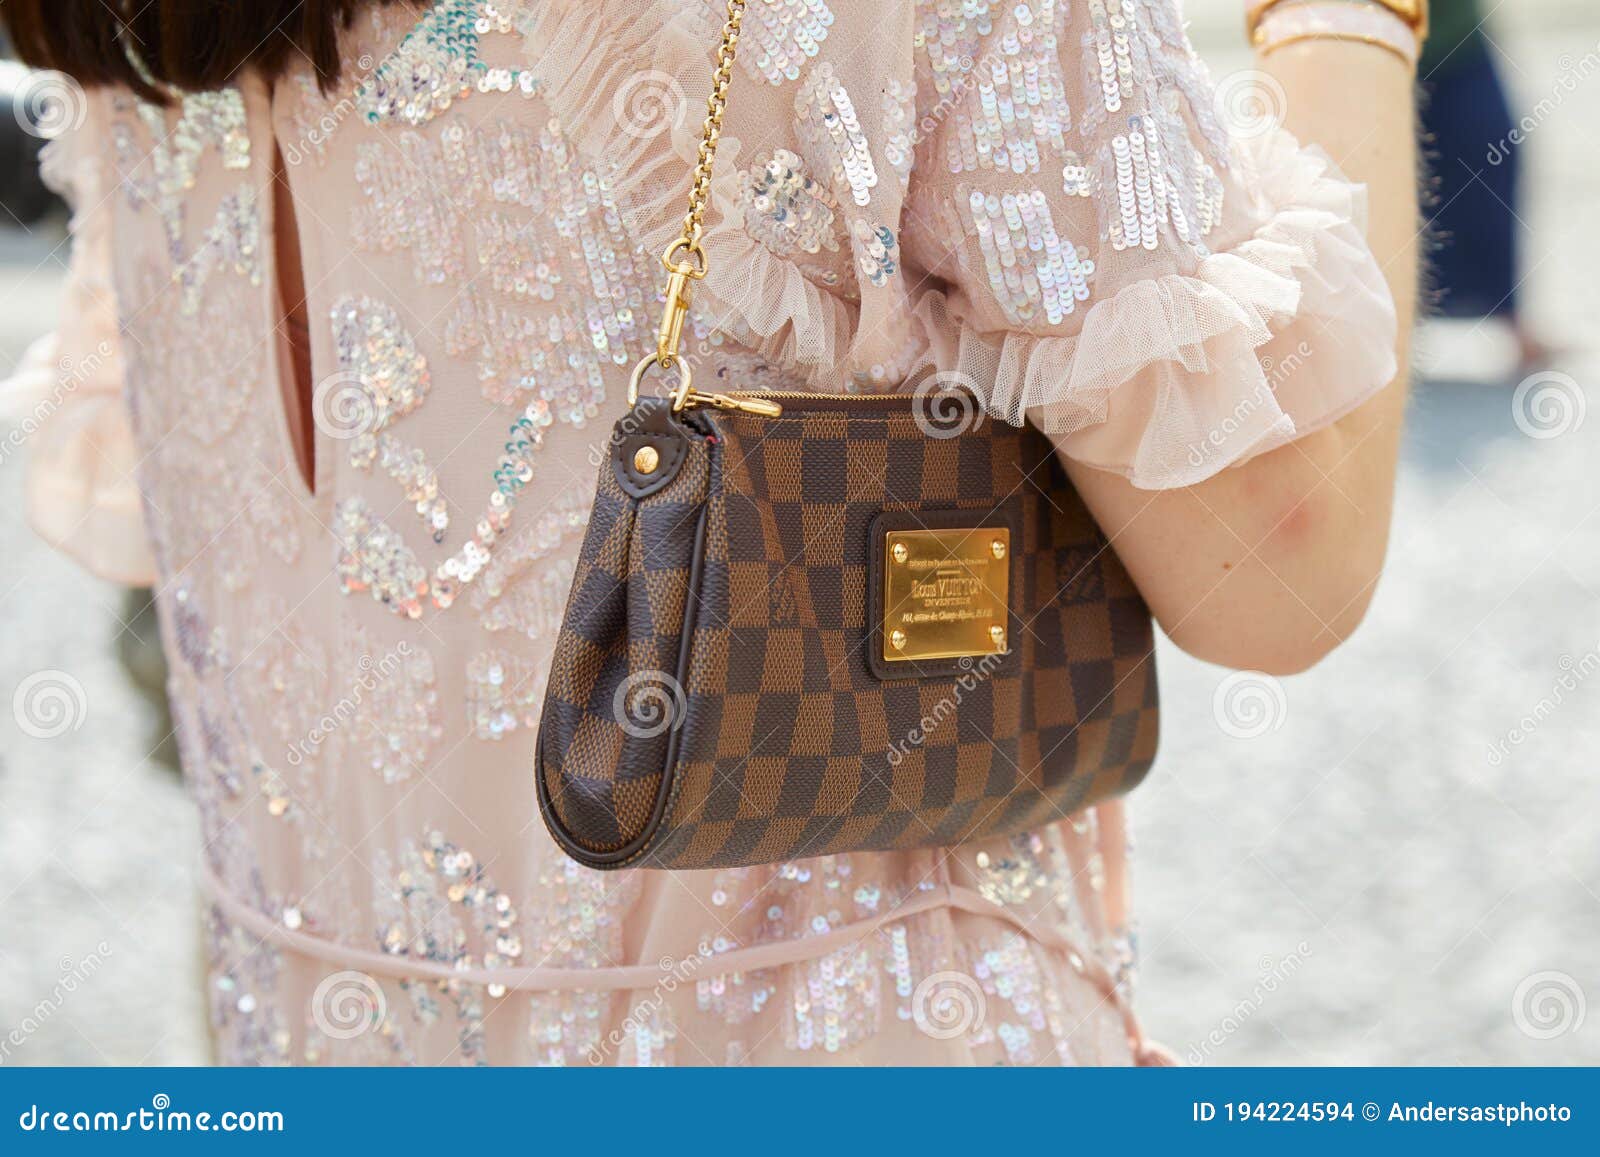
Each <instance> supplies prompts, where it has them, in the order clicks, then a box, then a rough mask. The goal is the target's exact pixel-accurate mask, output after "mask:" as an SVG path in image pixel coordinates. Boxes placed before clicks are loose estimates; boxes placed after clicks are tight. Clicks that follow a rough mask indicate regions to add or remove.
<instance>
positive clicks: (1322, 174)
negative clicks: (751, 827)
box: [529, 0, 1397, 489]
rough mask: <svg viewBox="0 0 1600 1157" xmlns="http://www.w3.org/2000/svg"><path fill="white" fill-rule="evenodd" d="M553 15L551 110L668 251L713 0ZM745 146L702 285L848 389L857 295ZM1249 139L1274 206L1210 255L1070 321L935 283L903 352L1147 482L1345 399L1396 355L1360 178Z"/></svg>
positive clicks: (1252, 442) (543, 54)
mask: <svg viewBox="0 0 1600 1157" xmlns="http://www.w3.org/2000/svg"><path fill="white" fill-rule="evenodd" d="M541 19H542V24H541V26H540V27H539V28H538V29H537V30H536V31H535V33H534V35H533V36H532V37H531V38H530V49H529V55H530V59H531V64H532V67H533V69H534V71H535V72H536V74H537V75H538V76H539V77H540V78H541V82H542V86H543V92H544V94H545V98H546V100H547V101H548V102H549V104H550V107H551V109H552V112H553V113H554V115H555V117H556V119H557V120H558V121H559V122H560V123H561V125H562V126H563V129H564V130H565V131H566V132H567V133H568V134H569V136H570V137H571V138H572V139H573V141H574V144H575V147H577V148H578V150H579V151H580V153H581V154H582V155H584V156H585V157H586V158H587V159H589V160H591V161H592V162H594V163H596V164H598V165H600V166H601V167H602V168H603V170H604V171H605V172H607V173H608V174H609V175H610V180H611V185H612V191H613V195H614V196H615V197H616V199H617V203H618V206H619V210H620V211H621V212H622V213H623V214H624V215H625V219H627V220H628V221H629V222H630V225H631V226H632V227H633V228H634V230H635V233H636V235H637V236H639V237H640V238H641V240H642V242H643V244H644V245H645V246H646V248H647V250H648V251H650V252H659V251H661V250H662V249H664V248H665V247H666V245H667V244H668V242H669V241H670V240H671V239H672V238H673V237H674V236H676V234H677V230H678V227H679V223H680V221H681V218H682V214H683V209H684V207H683V200H682V199H683V197H684V192H685V190H686V189H687V185H688V171H689V167H690V165H691V164H692V163H693V159H694V156H695V149H696V146H697V144H698V139H699V127H700V113H701V109H702V107H703V106H702V105H701V104H700V97H701V94H702V93H703V92H704V90H705V88H706V85H707V78H708V69H707V63H708V59H709V46H710V45H712V44H713V43H714V42H715V37H716V31H717V30H716V26H715V24H714V23H713V21H712V20H711V18H710V9H705V10H703V11H702V10H700V9H698V8H693V9H692V10H690V11H685V10H684V9H683V8H682V6H680V5H678V4H676V3H671V2H667V0H653V2H651V3H647V4H646V5H644V6H643V7H642V8H640V9H639V10H637V11H636V12H634V13H632V14H630V19H629V21H628V22H627V24H626V25H625V26H619V25H618V24H617V23H615V22H614V19H607V18H606V16H605V15H603V14H597V12H596V11H595V9H593V8H592V7H590V6H583V7H581V8H578V7H574V8H571V9H567V10H564V11H563V10H550V11H547V13H546V15H545V16H544V17H542V18H541ZM740 80H748V78H744V77H736V84H737V83H738V82H739V81H740ZM652 102H653V103H652ZM738 153H739V142H738V141H737V140H736V139H735V138H733V137H732V136H725V137H724V138H723V140H722V144H721V150H720V151H719V154H718V162H717V169H716V174H715V178H714V182H713V197H714V209H713V211H712V212H711V213H710V214H709V216H708V221H707V231H706V235H705V239H704V245H705V249H706V253H707V256H708V259H709V261H710V264H711V266H712V269H713V273H712V275H711V276H710V277H708V278H707V279H706V281H705V282H703V283H701V285H700V286H699V287H698V288H697V290H696V295H697V296H696V306H697V308H698V310H699V312H700V314H701V316H702V317H703V318H705V319H706V320H709V321H711V322H712V323H714V324H716V325H717V326H719V327H721V328H722V329H724V330H726V331H727V332H728V333H730V334H731V335H733V336H734V337H735V338H736V339H737V340H739V341H741V342H742V343H744V344H746V345H748V346H749V347H750V348H752V349H753V350H755V351H756V352H757V353H758V354H760V355H761V356H762V357H764V358H766V359H767V360H769V361H771V362H773V363H775V364H777V365H779V366H781V367H783V368H785V369H786V370H789V371H791V372H792V373H795V374H797V375H798V376H799V377H801V378H802V379H803V380H804V382H805V384H806V385H807V386H808V387H809V388H812V389H817V390H824V391H834V390H841V389H844V388H846V387H847V386H848V384H849V383H850V381H851V379H852V377H853V376H855V375H854V373H853V371H854V369H855V368H856V367H855V366H854V365H853V359H852V357H851V354H852V349H853V346H854V344H855V342H856V340H857V337H858V331H859V329H860V310H859V307H858V306H857V305H855V304H854V303H853V302H850V301H848V300H846V299H845V298H843V297H841V296H838V295H835V294H833V293H830V292H828V291H827V290H825V289H824V288H822V287H820V286H818V285H816V284H815V283H813V282H812V281H810V280H809V279H808V278H807V277H806V276H805V275H804V274H803V273H802V272H801V270H800V269H799V268H798V267H797V266H796V265H795V264H793V263H792V262H790V261H787V260H784V259H782V258H780V257H778V256H777V255H775V254H773V253H772V252H770V251H769V250H767V249H766V248H765V247H763V246H762V245H761V244H759V243H758V242H756V241H755V240H754V239H753V238H751V237H750V236H749V235H748V234H747V233H745V231H744V229H743V214H742V210H741V208H740V199H739V196H738V176H737V172H738V168H739V166H740V163H741V161H740V157H739V155H738ZM1235 158H1236V165H1237V186H1238V187H1240V188H1243V189H1248V190H1250V193H1251V195H1252V197H1253V199H1254V200H1255V203H1256V205H1257V207H1258V210H1259V215H1260V224H1259V225H1258V226H1257V227H1256V228H1255V230H1254V231H1253V232H1252V233H1251V234H1250V235H1249V236H1248V237H1246V238H1245V239H1244V240H1242V241H1240V242H1238V243H1236V244H1234V245H1233V246H1231V247H1230V248H1228V249H1227V250H1225V251H1222V252H1215V253H1208V254H1203V255H1199V256H1198V257H1197V258H1196V259H1195V263H1194V268H1193V272H1192V273H1188V274H1175V273H1166V274H1160V275H1156V274H1152V276H1150V277H1148V278H1143V279H1138V280H1134V281H1131V282H1129V283H1127V284H1125V285H1123V286H1122V288H1120V289H1119V290H1117V291H1116V292H1115V293H1114V294H1113V295H1112V296H1110V297H1107V298H1104V299H1102V300H1099V301H1095V302H1093V304H1092V305H1091V306H1090V308H1088V309H1087V310H1086V311H1085V312H1084V314H1083V315H1082V316H1083V320H1082V323H1081V325H1080V328H1079V330H1078V332H1077V333H1074V334H1062V335H1055V334H1051V335H1040V334H1032V333H1027V332H1015V331H1008V332H997V331H991V332H982V331H980V330H978V329H977V328H975V327H974V326H972V325H971V324H969V323H968V322H967V320H966V318H965V316H964V310H963V308H962V303H961V300H960V296H959V294H949V295H947V294H946V293H945V292H943V291H942V290H938V289H934V290H929V291H927V292H925V293H923V294H921V295H920V296H919V297H918V298H917V300H916V301H915V303H914V305H913V306H912V307H911V311H912V315H913V317H912V320H913V322H914V324H913V333H914V336H915V337H916V338H917V339H919V340H920V341H922V342H923V343H924V344H925V347H926V349H925V352H922V351H918V353H917V355H916V356H915V357H914V359H913V360H911V361H910V362H909V364H908V365H906V366H904V367H900V368H901V369H903V370H904V372H905V373H907V374H908V375H909V376H911V377H913V378H914V377H916V376H918V375H920V374H923V373H925V372H927V371H929V370H935V371H944V372H947V373H954V374H957V375H960V379H961V380H963V381H965V382H967V383H968V384H970V385H971V387H972V388H973V389H974V390H975V391H976V392H977V393H978V394H979V396H980V397H981V398H982V399H983V401H984V404H985V407H986V408H987V409H988V410H989V411H990V412H991V413H992V414H993V415H994V416H996V417H998V418H1002V419H1004V420H1006V421H1009V422H1013V423H1020V422H1021V421H1023V420H1024V418H1028V419H1031V420H1033V421H1035V422H1036V423H1038V424H1039V425H1040V426H1041V427H1043V428H1044V429H1045V430H1046V432H1048V433H1050V434H1052V435H1054V436H1055V437H1056V439H1057V442H1058V445H1060V446H1061V448H1062V449H1063V451H1064V452H1065V453H1066V454H1067V455H1068V456H1069V457H1072V458H1074V459H1077V460H1079V461H1081V462H1084V463H1085V464H1087V465H1090V466H1093V467H1096V468H1099V469H1103V470H1108V471H1113V472H1115V473H1118V474H1120V475H1122V476H1124V477H1126V478H1128V479H1129V480H1130V481H1131V482H1132V483H1133V484H1134V485H1135V486H1139V487H1142V488H1147V489H1163V488H1171V487H1178V486H1187V485H1192V484H1194V483H1197V482H1200V481H1202V480H1204V479H1205V478H1208V477H1210V476H1211V475H1213V474H1215V473H1217V472H1218V471H1220V470H1222V469H1224V468H1225V467H1227V466H1230V465H1233V464H1236V463H1239V462H1242V461H1245V460H1247V459H1249V458H1251V457H1253V456H1255V455H1257V454H1260V453H1262V452H1265V451H1267V450H1271V449H1275V448H1277V447H1279V446H1282V445H1284V444H1286V443H1288V442H1290V441H1292V440H1294V439H1296V438H1298V437H1302V436H1304V435H1305V434H1307V433H1310V432H1311V431H1314V430H1316V429H1319V428H1321V427H1323V426H1326V425H1328V424H1329V423H1331V422H1333V421H1336V420H1337V419H1338V418H1340V417H1341V416H1343V415H1344V414H1345V413H1347V412H1349V411H1350V410H1351V409H1353V408H1355V407H1356V406H1358V405H1360V404H1361V403H1362V402H1363V401H1365V400H1366V399H1367V398H1369V397H1371V396H1372V395H1373V394H1374V393H1376V392H1377V391H1379V390H1381V389H1382V388H1383V387H1384V386H1386V385H1387V384H1388V383H1389V382H1390V381H1391V380H1392V379H1393V378H1394V377H1395V374H1396V369H1397V367H1396V360H1395V347H1396V318H1395V310H1394V303H1393V299H1392V297H1391V295H1390V293H1389V289H1388V286H1387V284H1386V283H1385V281H1384V279H1383V276H1382V274H1381V272H1380V270H1379V269H1378V266H1377V263H1376V261H1375V260H1374V259H1373V257H1372V254H1371V252H1370V250H1369V249H1368V247H1367V244H1366V241H1365V237H1364V229H1365V202H1364V190H1363V189H1362V187H1360V186H1356V185H1352V184H1350V183H1349V182H1348V181H1346V180H1345V179H1344V178H1343V177H1342V176H1341V175H1339V174H1338V173H1337V172H1336V171H1335V169H1334V168H1333V166H1332V164H1331V162H1329V161H1328V160H1327V159H1326V158H1325V157H1324V156H1322V155H1321V154H1320V153H1318V152H1316V151H1315V150H1310V149H1302V148H1301V147H1300V146H1299V144H1298V143H1297V142H1296V141H1295V140H1294V139H1293V137H1291V136H1290V135H1289V134H1288V133H1286V132H1283V131H1274V132H1270V133H1267V134H1264V135H1262V136H1260V137H1254V138H1250V139H1242V140H1239V141H1238V142H1236V148H1235ZM746 163H748V160H746ZM913 179H915V178H913ZM1091 300H1092V299H1091Z"/></svg>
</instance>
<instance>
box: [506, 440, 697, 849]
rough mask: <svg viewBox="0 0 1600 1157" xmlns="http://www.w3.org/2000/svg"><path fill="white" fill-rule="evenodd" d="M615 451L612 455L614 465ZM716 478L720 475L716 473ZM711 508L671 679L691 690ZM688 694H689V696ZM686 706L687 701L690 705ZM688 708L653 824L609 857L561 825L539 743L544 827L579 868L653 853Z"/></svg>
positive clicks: (670, 746)
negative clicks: (651, 846)
mask: <svg viewBox="0 0 1600 1157" xmlns="http://www.w3.org/2000/svg"><path fill="white" fill-rule="evenodd" d="M614 459H615V451H613V460H614ZM712 477H716V471H715V470H713V471H712ZM710 506H711V496H710V495H709V494H708V495H707V496H706V503H705V505H704V506H702V507H701V508H700V515H699V518H698V519H697V520H696V521H695V528H694V553H693V556H692V558H693V563H692V565H691V566H690V569H689V597H688V599H686V600H685V602H684V610H683V635H682V636H681V637H680V639H679V640H678V659H677V664H676V669H675V670H674V671H673V673H672V677H673V678H674V679H676V680H677V683H678V686H680V687H684V688H687V687H688V685H689V663H690V658H691V656H692V655H693V651H694V627H695V622H696V620H697V619H698V617H699V604H700V600H699V598H697V597H696V596H697V594H698V592H699V590H700V578H701V573H702V571H703V569H704V563H705V557H706V521H707V512H708V511H709V509H710ZM685 694H686V695H687V692H685ZM686 702H687V701H686ZM687 712H688V708H687V706H685V718H684V719H683V720H680V721H679V723H678V725H677V726H676V727H674V728H673V729H672V737H671V738H670V739H668V740H667V753H666V757H665V759H664V761H663V763H664V767H663V769H662V773H661V789H660V790H659V791H658V792H657V793H656V801H655V804H654V806H653V807H652V809H651V812H650V819H649V820H648V821H647V822H646V823H645V825H644V828H643V829H642V830H641V831H640V832H639V834H638V835H637V836H635V837H634V838H633V839H631V840H629V841H628V842H627V843H626V844H624V845H623V846H622V847H620V848H615V849H613V850H611V851H607V852H598V851H595V850H594V849H593V848H588V847H585V846H583V845H582V844H579V843H577V842H575V841H574V840H573V838H572V836H571V835H570V834H569V833H568V832H567V830H566V828H565V827H564V826H563V824H562V822H561V817H560V816H559V815H558V814H557V812H556V810H555V807H554V804H553V803H552V801H551V800H550V795H549V786H548V785H547V784H546V782H545V774H544V744H543V743H542V742H535V744H534V759H533V765H534V766H533V776H534V784H535V787H536V788H537V791H538V796H539V810H540V811H541V812H542V813H544V818H545V824H546V826H547V827H548V828H549V829H550V834H551V836H553V837H554V838H555V841H556V842H557V843H558V844H560V845H561V850H562V851H564V852H566V853H567V855H569V856H571V857H572V858H573V859H574V860H576V861H578V863H580V864H582V865H583V866H584V867H586V868H621V867H625V866H626V865H627V864H628V863H629V862H630V861H632V860H635V859H637V858H638V857H640V856H642V855H644V854H645V853H646V852H647V851H649V850H650V845H651V844H652V842H653V841H654V840H655V836H656V832H657V830H658V829H659V828H660V827H661V822H662V820H664V819H665V818H666V815H667V813H668V811H670V810H671V807H672V803H673V800H674V799H676V798H677V790H676V788H677V778H678V776H677V772H678V763H679V759H678V749H679V746H680V744H681V742H682V740H683V729H684V724H685V723H687V722H688V720H687Z"/></svg>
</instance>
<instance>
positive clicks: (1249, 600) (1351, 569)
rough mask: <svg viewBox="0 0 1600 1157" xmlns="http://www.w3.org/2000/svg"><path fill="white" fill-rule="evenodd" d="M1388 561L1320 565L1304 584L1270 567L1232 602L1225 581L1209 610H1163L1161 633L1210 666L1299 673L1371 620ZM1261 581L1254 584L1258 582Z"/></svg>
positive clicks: (1158, 617)
mask: <svg viewBox="0 0 1600 1157" xmlns="http://www.w3.org/2000/svg"><path fill="white" fill-rule="evenodd" d="M1381 561H1382V560H1381V558H1379V559H1378V560H1377V561H1375V562H1373V563H1371V564H1367V565H1363V564H1361V563H1360V562H1358V561H1356V560H1354V559H1351V558H1348V557H1347V558H1345V559H1343V560H1341V562H1342V563H1343V565H1338V564H1334V565H1331V566H1327V567H1323V568H1320V573H1317V574H1316V580H1315V582H1312V583H1306V584H1303V585H1299V586H1298V587H1297V586H1296V585H1295V584H1292V583H1291V582H1289V581H1288V580H1285V579H1284V578H1283V577H1282V576H1281V574H1274V573H1271V572H1268V571H1266V569H1265V568H1264V567H1263V568H1262V570H1261V573H1260V574H1258V575H1256V576H1248V575H1240V576H1239V577H1240V578H1241V579H1245V580H1246V581H1245V582H1244V583H1242V584H1241V589H1239V590H1238V591H1237V592H1235V593H1234V595H1233V596H1232V597H1229V594H1228V591H1227V588H1228V585H1229V584H1223V586H1222V587H1220V588H1218V590H1217V591H1216V592H1215V595H1214V597H1213V598H1211V599H1208V600H1207V603H1209V604H1211V605H1209V606H1204V605H1203V606H1201V607H1199V608H1195V609H1192V610H1191V611H1189V612H1188V613H1186V614H1183V615H1167V614H1162V613H1161V612H1160V611H1159V610H1158V611H1157V613H1156V621H1157V622H1158V623H1159V624H1160V626H1161V629H1162V630H1163V631H1164V632H1165V633H1166V634H1167V636H1168V637H1169V638H1170V639H1171V640H1172V641H1173V642H1174V643H1175V644H1177V646H1178V647H1180V648H1181V649H1183V650H1184V651H1186V652H1188V653H1189V654H1191V655H1193V656H1194V657H1195V658H1197V659H1202V660H1204V661H1206V662H1208V663H1215V664H1217V665H1219V666H1223V667H1230V668H1233V669H1235V670H1249V671H1263V672H1265V673H1267V674H1269V675H1279V676H1281V675H1298V674H1300V673H1301V672H1303V671H1307V670H1310V669H1311V668H1312V667H1314V666H1316V665H1317V664H1318V663H1320V662H1321V661H1322V660H1323V659H1325V658H1327V656H1328V655H1329V654H1331V653H1332V652H1333V651H1334V649H1335V648H1337V647H1339V646H1340V645H1341V644H1342V643H1344V642H1345V640H1347V639H1349V638H1350V636H1351V635H1353V634H1354V633H1355V631H1356V628H1357V627H1359V626H1360V625H1361V623H1362V620H1363V619H1365V618H1366V614H1367V609H1368V607H1369V606H1370V605H1371V603H1372V595H1373V591H1374V590H1375V588H1376V586H1377V582H1378V577H1379V574H1380V572H1381V569H1382V567H1381ZM1252 578H1253V579H1254V581H1250V580H1251V579H1252Z"/></svg>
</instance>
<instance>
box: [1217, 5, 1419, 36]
mask: <svg viewBox="0 0 1600 1157" xmlns="http://www.w3.org/2000/svg"><path fill="white" fill-rule="evenodd" d="M1341 2H1342V3H1346V4H1350V5H1351V6H1361V7H1377V8H1384V9H1387V10H1388V11H1389V12H1390V13H1392V14H1393V15H1394V16H1396V17H1398V18H1399V19H1400V20H1403V21H1405V23H1406V25H1407V26H1408V27H1409V28H1410V29H1411V31H1412V32H1414V33H1415V34H1416V37H1417V44H1418V46H1419V47H1420V45H1421V44H1422V42H1423V41H1424V40H1426V39H1427V38H1428V0H1341ZM1285 4H1288V6H1289V7H1294V6H1295V0H1247V3H1246V5H1245V31H1246V32H1247V33H1248V34H1249V36H1250V41H1251V43H1252V44H1254V43H1256V30H1257V29H1258V28H1260V26H1261V22H1262V20H1264V19H1265V18H1266V16H1267V13H1269V12H1271V11H1272V10H1273V9H1275V8H1281V7H1283V6H1284V5H1285Z"/></svg>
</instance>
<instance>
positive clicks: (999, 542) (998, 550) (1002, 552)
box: [989, 538, 1006, 558]
mask: <svg viewBox="0 0 1600 1157" xmlns="http://www.w3.org/2000/svg"><path fill="white" fill-rule="evenodd" d="M989 552H990V553H991V554H993V555H994V556H995V558H1005V556H1006V540H1005V539H1003V538H997V539H995V540H994V541H993V542H991V543H990V544H989Z"/></svg>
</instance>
